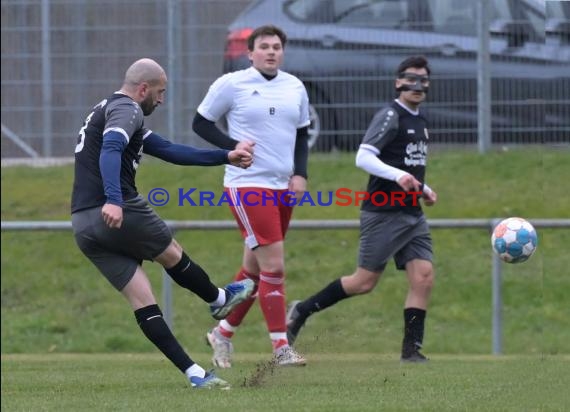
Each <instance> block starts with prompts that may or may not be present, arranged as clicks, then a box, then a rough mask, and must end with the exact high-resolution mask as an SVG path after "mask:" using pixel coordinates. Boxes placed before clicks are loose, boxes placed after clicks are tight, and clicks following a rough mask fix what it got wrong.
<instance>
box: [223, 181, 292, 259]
mask: <svg viewBox="0 0 570 412" xmlns="http://www.w3.org/2000/svg"><path fill="white" fill-rule="evenodd" d="M224 190H225V192H226V193H227V195H228V196H229V198H230V199H231V200H232V204H231V205H230V209H231V210H232V213H233V215H234V217H235V219H236V221H237V223H238V225H239V228H240V231H241V234H242V236H243V238H244V240H245V244H246V246H247V247H249V248H250V249H255V248H256V247H258V246H264V245H270V244H272V243H275V242H279V241H281V240H283V239H285V234H286V233H287V229H288V228H289V222H290V221H291V215H292V214H293V206H292V205H290V204H289V195H288V191H287V190H285V189H284V190H274V189H264V188H260V187H239V188H236V187H231V188H227V187H226V188H225V189H224Z"/></svg>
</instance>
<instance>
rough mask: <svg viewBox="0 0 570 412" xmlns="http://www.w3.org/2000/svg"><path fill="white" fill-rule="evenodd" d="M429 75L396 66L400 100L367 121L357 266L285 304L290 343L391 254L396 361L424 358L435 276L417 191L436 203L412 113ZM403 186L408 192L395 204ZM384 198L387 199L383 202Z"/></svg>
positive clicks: (410, 62) (371, 280)
mask: <svg viewBox="0 0 570 412" xmlns="http://www.w3.org/2000/svg"><path fill="white" fill-rule="evenodd" d="M429 75H430V69H429V66H428V62H427V60H426V59H425V58H424V57H422V56H414V57H410V58H407V59H405V60H404V61H403V62H402V63H401V64H400V65H399V67H398V70H397V78H396V82H395V86H396V90H397V91H398V92H399V97H398V98H397V99H396V100H395V101H394V102H392V103H390V104H389V105H387V106H386V107H385V108H383V109H382V110H380V111H379V112H378V113H377V114H376V115H375V116H374V118H373V119H372V122H371V123H370V126H369V127H368V130H367V131H366V134H365V136H364V138H363V141H362V144H361V145H360V148H359V150H358V153H357V155H356V165H357V166H358V167H360V168H361V169H363V170H365V171H366V172H368V173H370V175H371V176H370V179H369V181H368V189H367V191H368V193H369V197H368V199H366V200H365V201H364V202H363V204H362V210H361V214H360V250H359V258H358V267H357V268H356V271H355V272H354V273H353V274H351V275H349V276H343V277H341V278H339V279H336V280H335V281H333V282H332V283H330V284H329V285H328V286H326V287H325V288H324V289H322V290H321V291H320V292H318V293H316V294H315V295H313V296H311V297H310V298H308V299H305V300H304V301H294V302H291V304H290V305H289V308H288V311H287V333H288V337H289V342H290V343H292V342H294V341H295V339H296V338H297V335H298V333H299V330H300V329H301V327H302V326H303V325H304V324H305V321H306V320H307V318H308V317H309V316H310V315H312V314H313V313H315V312H319V311H321V310H323V309H325V308H328V307H329V306H332V305H334V304H336V303H337V302H339V301H341V300H343V299H345V298H348V297H351V296H355V295H360V294H364V293H368V292H370V291H371V290H372V289H374V287H375V286H376V284H377V283H378V280H379V279H380V276H381V275H382V272H383V271H384V268H385V267H386V264H387V262H388V260H389V259H390V258H391V257H392V256H393V257H394V261H395V263H396V267H397V268H398V269H399V270H404V269H405V270H406V273H407V277H408V281H409V289H408V295H407V297H406V301H405V304H404V340H403V344H402V354H401V360H402V361H407V362H425V361H426V360H427V358H426V357H425V356H424V355H423V354H422V353H421V352H420V348H421V347H422V342H423V335H424V320H425V316H426V310H427V305H428V301H429V297H430V293H431V289H432V286H433V281H434V271H433V266H432V242H431V236H430V232H429V227H428V225H427V222H426V219H425V217H424V214H423V212H422V209H421V206H420V204H419V202H417V200H418V199H417V197H416V194H422V197H423V200H424V203H425V204H426V206H431V205H433V204H434V203H435V202H436V201H437V195H436V193H435V192H434V191H433V190H431V189H430V188H429V187H428V186H427V185H426V184H425V183H424V182H425V168H426V157H427V143H428V138H429V136H428V131H427V121H426V119H425V118H424V117H423V115H422V113H420V111H419V109H418V107H419V105H420V104H421V103H422V102H423V101H424V100H425V98H426V93H427V91H428V87H429ZM402 189H403V190H404V191H406V192H408V193H407V194H406V196H405V197H404V198H403V202H399V196H400V195H402V197H403V195H404V194H403V193H401V192H402ZM412 191H414V192H416V193H413V192H412ZM374 194H377V195H376V196H375V195H374ZM380 194H382V196H378V195H380ZM384 195H385V196H386V197H387V199H389V200H388V201H386V202H384V199H385V198H384ZM392 195H398V196H392ZM395 199H398V200H395Z"/></svg>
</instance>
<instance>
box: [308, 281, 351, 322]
mask: <svg viewBox="0 0 570 412" xmlns="http://www.w3.org/2000/svg"><path fill="white" fill-rule="evenodd" d="M346 298H348V295H347V294H346V292H345V291H344V289H343V288H342V283H341V282H340V278H339V279H336V280H333V281H332V282H331V283H329V284H328V285H327V286H326V287H325V288H324V289H322V290H321V291H320V292H317V293H315V294H314V295H313V296H311V297H310V298H308V299H305V300H304V301H302V302H301V303H299V304H298V305H297V311H298V312H299V315H300V316H301V317H302V318H304V319H306V318H308V317H309V316H311V315H312V314H313V313H315V312H320V311H321V310H323V309H326V308H328V307H329V306H332V305H334V304H335V303H337V302H339V301H341V300H343V299H346Z"/></svg>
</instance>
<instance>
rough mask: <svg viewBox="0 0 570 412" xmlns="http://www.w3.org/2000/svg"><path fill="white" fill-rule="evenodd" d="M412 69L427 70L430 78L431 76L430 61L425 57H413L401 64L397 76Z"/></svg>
mask: <svg viewBox="0 0 570 412" xmlns="http://www.w3.org/2000/svg"><path fill="white" fill-rule="evenodd" d="M410 67H413V68H414V69H426V71H427V74H428V76H429V75H430V74H431V70H430V68H429V64H428V60H427V59H426V58H425V57H424V56H411V57H408V58H407V59H404V60H403V61H402V63H400V65H399V66H398V70H397V71H396V76H400V73H403V72H405V71H406V70H407V69H409V68H410Z"/></svg>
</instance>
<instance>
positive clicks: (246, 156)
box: [228, 149, 253, 169]
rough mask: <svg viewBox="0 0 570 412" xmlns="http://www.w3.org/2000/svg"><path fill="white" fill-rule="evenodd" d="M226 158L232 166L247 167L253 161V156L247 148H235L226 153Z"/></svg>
mask: <svg viewBox="0 0 570 412" xmlns="http://www.w3.org/2000/svg"><path fill="white" fill-rule="evenodd" d="M228 160H229V161H230V164H231V165H233V166H236V167H241V168H242V169H247V168H248V167H250V166H251V164H252V163H253V156H252V155H251V153H250V152H248V151H247V150H244V149H236V150H232V151H231V152H229V153H228Z"/></svg>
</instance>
